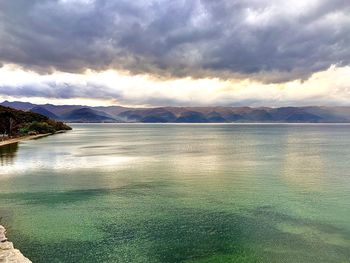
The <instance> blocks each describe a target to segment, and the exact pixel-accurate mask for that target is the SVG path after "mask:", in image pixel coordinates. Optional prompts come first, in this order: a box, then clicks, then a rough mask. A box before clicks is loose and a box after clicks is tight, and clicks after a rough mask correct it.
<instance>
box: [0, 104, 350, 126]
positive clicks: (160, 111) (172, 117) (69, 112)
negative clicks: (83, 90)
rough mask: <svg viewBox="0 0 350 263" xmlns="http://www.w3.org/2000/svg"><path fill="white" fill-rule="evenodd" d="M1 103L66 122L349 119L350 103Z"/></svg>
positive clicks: (318, 121) (283, 121) (316, 121)
mask: <svg viewBox="0 0 350 263" xmlns="http://www.w3.org/2000/svg"><path fill="white" fill-rule="evenodd" d="M0 105H2V106H6V107H12V108H15V109H19V110H25V111H31V112H35V113H39V114H42V115H45V116H47V117H49V118H51V119H55V120H59V121H64V122H88V123H102V122H107V123H117V122H143V123H225V122H241V123H249V122H266V123H321V122H326V123H335V122H339V123H350V107H337V106H335V107H323V106H308V107H280V108H270V107H259V108H252V107H157V108H128V107H121V106H105V107H102V106H101V107H90V106H81V105H52V104H43V105H38V104H33V103H29V102H20V101H13V102H9V101H4V102H2V103H0Z"/></svg>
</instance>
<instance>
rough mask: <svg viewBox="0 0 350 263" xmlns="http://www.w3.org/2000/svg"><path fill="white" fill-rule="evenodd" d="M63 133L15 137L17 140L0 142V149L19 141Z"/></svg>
mask: <svg viewBox="0 0 350 263" xmlns="http://www.w3.org/2000/svg"><path fill="white" fill-rule="evenodd" d="M64 132H65V131H57V132H55V133H43V134H37V135H27V136H22V137H17V138H13V139H8V140H5V141H0V147H2V146H5V145H9V144H13V143H18V142H21V141H28V140H33V139H39V138H42V137H46V136H50V135H54V134H57V133H64Z"/></svg>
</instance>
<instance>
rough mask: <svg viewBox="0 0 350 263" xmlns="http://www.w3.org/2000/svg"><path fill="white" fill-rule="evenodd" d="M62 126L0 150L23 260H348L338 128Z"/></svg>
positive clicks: (343, 137) (2, 189) (9, 217)
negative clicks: (55, 132)
mask: <svg viewBox="0 0 350 263" xmlns="http://www.w3.org/2000/svg"><path fill="white" fill-rule="evenodd" d="M73 128H74V130H73V131H71V132H68V133H65V134H58V135H55V136H50V137H46V138H42V139H39V140H32V141H25V142H21V143H19V144H13V145H10V146H6V147H0V218H1V219H0V223H1V224H4V225H6V227H7V228H8V232H9V236H10V239H11V240H12V241H14V242H15V244H16V246H17V247H18V248H20V249H21V250H22V252H23V253H24V254H25V255H26V256H28V257H29V258H30V259H31V260H32V261H33V262H39V263H40V262H269V263H270V262H308V263H309V262H327V263H330V262H350V126H349V125H231V124H229V125H226V124H225V125H221V124H220V125H157V124H98V125H95V124H84V125H73Z"/></svg>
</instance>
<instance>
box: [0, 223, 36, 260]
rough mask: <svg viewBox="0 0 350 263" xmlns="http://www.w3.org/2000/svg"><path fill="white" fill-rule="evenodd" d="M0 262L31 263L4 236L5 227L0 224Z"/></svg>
mask: <svg viewBox="0 0 350 263" xmlns="http://www.w3.org/2000/svg"><path fill="white" fill-rule="evenodd" d="M0 263H31V261H30V260H29V259H27V258H26V257H25V256H23V255H22V253H21V252H20V251H19V250H18V249H15V248H14V247H13V244H12V242H10V241H8V240H7V238H6V229H5V228H4V227H3V226H2V225H0Z"/></svg>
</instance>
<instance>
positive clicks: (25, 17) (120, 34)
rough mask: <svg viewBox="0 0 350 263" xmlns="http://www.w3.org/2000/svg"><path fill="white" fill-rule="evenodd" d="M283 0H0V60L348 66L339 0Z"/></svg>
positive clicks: (199, 67)
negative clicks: (300, 5)
mask: <svg viewBox="0 0 350 263" xmlns="http://www.w3.org/2000/svg"><path fill="white" fill-rule="evenodd" d="M283 2H287V1H273V0H270V1H267V0H260V1H258V0H247V1H243V0H241V1H235V0H216V1H211V0H179V1H171V0H167V1H165V0H157V1H156V0H153V1H130V0H127V1H123V0H120V1H113V0H98V1H97V0H96V1H92V0H85V1H84V0H70V1H69V0H66V1H62V0H61V1H58V0H31V1H28V0H0V63H3V64H5V63H15V64H20V65H22V66H24V67H27V68H30V69H34V70H36V71H44V72H47V71H50V70H55V69H56V70H62V71H68V72H77V71H83V70H84V69H86V68H91V69H97V70H101V69H106V68H110V67H113V68H117V69H124V70H128V71H130V72H132V73H151V74H156V75H160V76H164V77H173V76H193V77H201V76H221V77H237V76H243V77H246V76H248V77H253V78H259V79H261V80H263V81H265V82H270V81H284V80H289V79H296V78H305V77H307V76H309V75H310V74H311V73H313V72H316V71H319V70H323V69H326V68H328V67H329V66H330V65H332V64H337V65H341V66H342V65H349V64H350V49H349V46H350V18H349V16H350V15H349V14H350V4H349V2H348V0H319V1H310V7H305V8H302V9H300V10H297V9H295V8H296V7H297V6H298V5H296V4H297V3H296V2H297V1H288V3H289V5H290V6H288V5H287V4H286V3H285V4H284V5H283ZM298 2H299V3H301V2H302V1H298Z"/></svg>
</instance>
